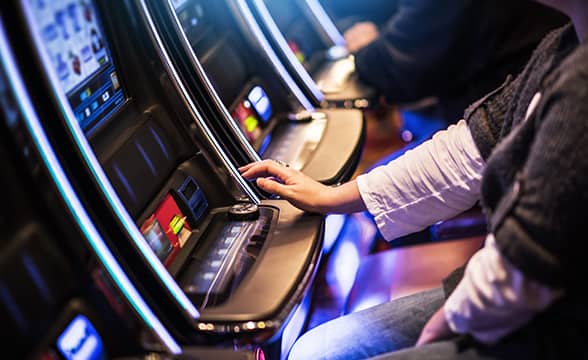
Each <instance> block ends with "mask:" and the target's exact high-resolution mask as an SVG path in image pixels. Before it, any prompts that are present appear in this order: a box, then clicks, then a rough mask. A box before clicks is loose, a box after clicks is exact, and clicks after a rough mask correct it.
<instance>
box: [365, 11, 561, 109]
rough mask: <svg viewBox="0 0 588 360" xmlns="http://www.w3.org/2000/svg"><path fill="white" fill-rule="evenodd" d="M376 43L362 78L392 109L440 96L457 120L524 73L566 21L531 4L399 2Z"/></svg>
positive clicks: (367, 55)
mask: <svg viewBox="0 0 588 360" xmlns="http://www.w3.org/2000/svg"><path fill="white" fill-rule="evenodd" d="M389 6H394V7H396V11H395V14H394V16H392V18H391V19H390V20H389V21H388V22H387V24H386V25H385V26H384V27H383V28H382V29H381V30H380V36H379V38H378V39H377V40H376V41H374V42H373V43H371V44H370V45H368V46H367V47H365V48H363V49H361V50H359V51H358V52H357V53H356V54H355V60H356V68H357V71H358V74H359V76H360V78H361V79H362V80H363V81H365V82H367V83H368V84H370V85H372V86H374V87H375V88H377V89H378V90H379V91H381V92H382V94H383V95H385V97H386V98H387V100H388V101H389V102H392V103H406V102H413V101H417V100H420V99H422V98H425V97H429V96H436V97H438V98H439V100H440V105H441V107H442V112H443V116H444V118H445V119H446V120H448V121H456V120H458V117H459V116H460V115H461V114H462V112H463V109H464V108H465V107H466V106H467V105H469V104H470V103H471V102H472V101H475V100H476V99H478V98H480V97H481V96H483V95H484V94H486V93H487V92H488V91H490V90H492V89H494V88H496V87H497V86H498V85H500V83H501V82H502V81H503V80H504V79H505V78H506V76H507V75H508V74H517V73H519V72H520V71H521V70H522V68H523V67H524V65H525V63H526V62H527V60H528V59H529V56H530V55H531V53H532V51H533V49H535V47H536V46H537V45H538V44H539V42H540V41H541V39H542V38H543V37H544V36H545V35H546V34H547V33H548V32H549V31H551V30H553V29H555V28H557V27H559V26H562V25H564V24H565V23H566V22H567V21H568V20H567V18H566V17H565V16H564V15H562V14H560V13H559V12H556V11H555V10H552V9H549V8H547V7H545V6H543V5H540V4H538V3H535V2H531V1H512V0H455V1H452V2H451V6H448V5H447V3H446V2H443V1H437V0H427V1H425V0H423V1H415V0H396V1H392V2H391V3H390V5H389Z"/></svg>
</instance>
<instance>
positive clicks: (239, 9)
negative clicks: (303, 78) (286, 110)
mask: <svg viewBox="0 0 588 360" xmlns="http://www.w3.org/2000/svg"><path fill="white" fill-rule="evenodd" d="M227 2H228V3H229V5H232V6H231V8H232V10H233V11H234V12H235V15H237V16H240V17H241V18H242V19H243V20H245V23H246V24H245V25H247V26H242V28H243V30H244V31H246V32H248V33H250V34H251V35H253V38H254V40H255V42H256V43H257V44H258V45H259V46H260V47H261V50H262V52H263V54H265V56H266V57H267V58H268V59H269V60H270V63H271V64H272V66H273V68H274V70H275V71H276V72H277V73H278V74H279V75H280V78H281V79H282V81H284V82H285V84H286V86H287V87H288V89H289V90H290V91H291V92H292V94H293V95H294V97H295V98H296V100H297V101H298V103H299V104H300V105H301V106H302V107H303V108H304V109H305V110H308V111H314V107H313V106H312V104H311V103H310V101H309V100H308V99H307V98H306V96H305V95H304V93H303V92H302V90H301V89H300V87H298V85H297V84H296V82H295V81H294V79H293V78H292V76H290V74H289V73H288V70H286V68H285V67H284V65H283V64H282V62H281V61H280V59H279V57H278V55H277V54H276V53H275V52H274V50H273V49H272V47H271V45H270V43H269V41H268V40H267V38H266V37H265V35H264V34H263V31H261V28H260V27H259V24H258V23H257V21H255V17H254V16H253V14H252V13H251V9H249V6H248V5H247V2H246V1H245V0H230V1H227ZM234 7H236V8H234Z"/></svg>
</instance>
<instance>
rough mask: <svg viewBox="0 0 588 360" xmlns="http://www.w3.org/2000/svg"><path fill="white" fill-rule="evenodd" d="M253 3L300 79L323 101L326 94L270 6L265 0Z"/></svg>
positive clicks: (317, 98)
mask: <svg viewBox="0 0 588 360" xmlns="http://www.w3.org/2000/svg"><path fill="white" fill-rule="evenodd" d="M253 3H254V4H255V7H256V8H257V11H258V12H259V15H260V16H261V18H262V19H263V21H264V23H265V25H266V26H267V28H268V30H269V31H270V34H271V36H272V38H273V39H274V40H275V41H276V43H277V44H278V48H279V49H280V51H281V52H282V54H283V55H284V56H285V57H286V60H288V63H290V65H291V66H292V67H293V68H294V71H296V73H297V74H298V76H300V79H301V80H302V82H303V83H304V86H305V87H306V88H307V89H308V90H309V91H310V92H311V93H312V96H313V97H314V98H315V99H316V100H317V101H318V102H321V101H323V100H324V99H325V95H324V94H323V93H322V91H321V90H320V89H319V88H318V86H317V85H316V83H315V82H314V80H313V79H312V77H311V76H310V74H309V73H308V71H306V69H305V68H304V66H302V64H301V63H300V61H299V59H298V58H297V57H296V54H294V52H293V51H292V49H291V48H290V45H288V41H287V40H286V38H285V37H284V35H283V34H282V32H281V31H280V29H279V28H278V25H277V24H276V22H275V21H274V19H273V17H272V16H271V14H270V12H269V10H268V8H267V7H266V6H265V3H264V2H263V0H253Z"/></svg>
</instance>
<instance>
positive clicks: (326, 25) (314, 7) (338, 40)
mask: <svg viewBox="0 0 588 360" xmlns="http://www.w3.org/2000/svg"><path fill="white" fill-rule="evenodd" d="M304 1H306V5H308V8H309V9H310V11H311V12H312V14H313V15H314V16H315V18H316V20H317V23H318V24H319V25H320V26H321V27H322V28H323V30H324V31H325V33H326V34H327V36H329V38H331V41H333V45H334V46H343V47H345V38H344V37H343V35H342V34H341V32H340V31H339V29H337V26H335V24H334V23H333V21H332V20H331V17H330V16H329V15H328V14H327V12H326V11H325V9H324V8H323V6H322V5H321V4H320V3H319V2H318V0H304Z"/></svg>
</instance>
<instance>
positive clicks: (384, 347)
mask: <svg viewBox="0 0 588 360" xmlns="http://www.w3.org/2000/svg"><path fill="white" fill-rule="evenodd" d="M443 301H444V294H443V290H442V289H441V288H438V289H433V290H428V291H424V292H420V293H417V294H414V295H410V296H406V297H403V298H400V299H397V300H394V301H391V302H389V303H386V304H382V305H378V306H375V307H373V308H369V309H366V310H363V311H360V312H357V313H353V314H349V315H346V316H343V317H340V318H338V319H335V320H332V321H329V322H327V323H325V324H322V325H320V326H318V327H316V328H314V329H312V330H311V331H309V332H307V333H306V334H304V335H303V336H302V337H301V338H300V339H298V341H297V342H296V343H295V344H294V346H293V348H292V350H291V351H290V354H289V357H288V358H289V359H291V360H297V359H345V360H351V359H364V358H366V357H370V356H376V355H379V354H383V353H387V352H390V351H395V350H398V349H402V348H406V347H409V346H412V345H414V344H415V343H416V340H417V339H418V336H419V335H420V332H421V329H422V328H423V327H424V325H425V324H426V322H427V321H428V320H429V319H430V318H431V316H433V314H434V313H435V311H437V310H438V309H439V308H440V307H441V305H442V304H443Z"/></svg>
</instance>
